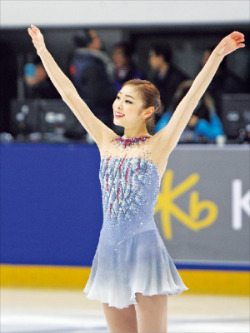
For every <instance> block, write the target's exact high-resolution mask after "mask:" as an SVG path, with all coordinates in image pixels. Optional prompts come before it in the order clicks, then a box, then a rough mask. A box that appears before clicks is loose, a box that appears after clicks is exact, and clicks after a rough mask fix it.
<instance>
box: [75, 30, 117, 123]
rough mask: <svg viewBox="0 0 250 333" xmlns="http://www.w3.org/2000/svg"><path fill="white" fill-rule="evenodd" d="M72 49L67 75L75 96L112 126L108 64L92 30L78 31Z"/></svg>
mask: <svg viewBox="0 0 250 333" xmlns="http://www.w3.org/2000/svg"><path fill="white" fill-rule="evenodd" d="M74 42H75V45H76V50H75V52H74V54H73V56H72V58H71V61H70V68H69V70H70V76H71V79H72V81H73V83H74V85H75V87H76V90H77V91H78V93H79V95H80V96H81V97H82V98H83V99H84V100H85V101H86V103H87V104H88V105H89V107H90V108H91V109H92V110H93V112H94V114H95V115H96V116H97V117H98V118H99V119H100V120H101V121H103V122H104V123H105V124H106V125H107V126H112V119H113V118H112V112H111V110H112V102H113V99H114V96H115V92H114V89H113V83H112V67H111V66H112V65H111V60H109V58H108V56H107V55H106V53H105V52H104V51H103V50H102V49H103V48H102V43H101V40H100V38H99V37H98V36H97V34H96V33H95V31H94V30H81V31H78V32H77V33H76V34H75V36H74Z"/></svg>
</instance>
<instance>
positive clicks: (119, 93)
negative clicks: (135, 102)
mask: <svg viewBox="0 0 250 333" xmlns="http://www.w3.org/2000/svg"><path fill="white" fill-rule="evenodd" d="M118 94H121V92H120V91H119V92H118ZM125 96H126V97H131V98H133V99H135V98H134V97H133V96H130V95H125Z"/></svg>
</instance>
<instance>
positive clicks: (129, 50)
mask: <svg viewBox="0 0 250 333" xmlns="http://www.w3.org/2000/svg"><path fill="white" fill-rule="evenodd" d="M118 48H119V49H122V52H123V54H124V55H125V57H126V58H128V59H130V60H131V59H132V56H133V53H134V48H133V47H132V45H131V44H130V43H128V42H120V43H117V44H115V45H114V46H113V50H114V49H118Z"/></svg>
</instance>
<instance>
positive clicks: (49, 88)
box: [24, 57, 60, 99]
mask: <svg viewBox="0 0 250 333" xmlns="http://www.w3.org/2000/svg"><path fill="white" fill-rule="evenodd" d="M33 64H34V66H35V75H34V77H28V76H25V80H24V81H25V97H26V98H31V99H56V98H60V95H59V94H58V92H57V90H56V89H55V87H54V85H53V84H52V82H51V81H50V78H49V77H48V75H47V72H46V70H45V68H44V67H43V64H42V62H41V59H40V58H39V57H36V58H35V60H34V63H33Z"/></svg>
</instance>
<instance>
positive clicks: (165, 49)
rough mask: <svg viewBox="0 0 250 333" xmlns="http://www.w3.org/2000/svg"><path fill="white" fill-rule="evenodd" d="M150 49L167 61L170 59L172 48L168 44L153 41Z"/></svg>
mask: <svg viewBox="0 0 250 333" xmlns="http://www.w3.org/2000/svg"><path fill="white" fill-rule="evenodd" d="M150 50H152V51H154V52H155V54H156V55H157V56H160V55H161V56H162V57H163V58H164V60H165V61H166V62H168V63H170V62H171V61H172V50H171V47H170V46H169V45H168V44H166V43H165V44H158V43H154V44H152V45H151V46H150Z"/></svg>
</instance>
